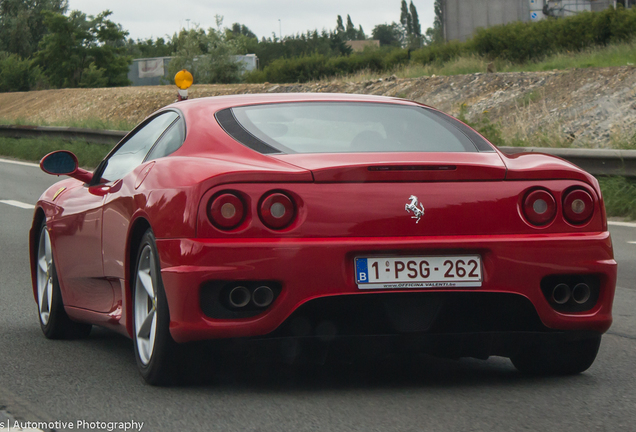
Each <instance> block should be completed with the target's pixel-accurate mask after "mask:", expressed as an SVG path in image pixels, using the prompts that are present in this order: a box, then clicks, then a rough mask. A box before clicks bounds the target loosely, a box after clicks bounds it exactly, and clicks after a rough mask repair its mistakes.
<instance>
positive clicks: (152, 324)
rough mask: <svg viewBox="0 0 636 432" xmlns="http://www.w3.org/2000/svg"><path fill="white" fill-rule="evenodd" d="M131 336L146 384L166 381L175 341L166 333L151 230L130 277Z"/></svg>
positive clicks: (164, 303)
mask: <svg viewBox="0 0 636 432" xmlns="http://www.w3.org/2000/svg"><path fill="white" fill-rule="evenodd" d="M132 300H133V332H134V334H133V339H134V346H135V357H136V359H137V366H138V367H139V372H140V373H141V376H142V377H143V378H144V380H145V381H146V382H147V383H148V384H152V385H164V384H167V383H169V382H170V381H171V380H172V378H173V375H174V372H175V370H176V368H177V365H176V351H177V344H176V343H175V342H174V340H173V339H172V336H170V330H169V324H170V313H169V311H168V301H167V299H166V294H165V292H164V290H163V283H162V281H161V267H160V264H159V254H158V253H157V246H156V243H155V236H154V235H153V233H152V230H150V229H148V230H147V231H146V233H145V234H144V236H143V237H142V239H141V245H140V246H139V251H138V252H137V261H136V265H135V272H134V273H133V279H132Z"/></svg>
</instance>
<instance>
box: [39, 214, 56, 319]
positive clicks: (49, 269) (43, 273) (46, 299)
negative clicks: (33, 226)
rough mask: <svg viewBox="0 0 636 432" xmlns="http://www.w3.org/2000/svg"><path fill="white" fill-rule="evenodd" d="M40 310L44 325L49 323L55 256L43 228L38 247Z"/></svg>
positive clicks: (47, 233) (46, 232)
mask: <svg viewBox="0 0 636 432" xmlns="http://www.w3.org/2000/svg"><path fill="white" fill-rule="evenodd" d="M37 281H38V309H39V312H40V321H42V324H43V325H45V326H46V325H47V324H48V323H49V317H50V313H51V303H52V302H53V254H52V253H51V237H49V231H48V230H47V229H46V227H42V232H41V233H40V243H39V246H38V278H37Z"/></svg>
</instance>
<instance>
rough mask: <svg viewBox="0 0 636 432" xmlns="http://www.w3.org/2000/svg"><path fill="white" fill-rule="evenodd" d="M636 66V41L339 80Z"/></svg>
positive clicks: (413, 66)
mask: <svg viewBox="0 0 636 432" xmlns="http://www.w3.org/2000/svg"><path fill="white" fill-rule="evenodd" d="M633 65H636V40H635V41H631V42H622V43H615V44H610V45H607V46H603V47H593V48H588V49H585V50H583V51H580V52H562V53H557V54H553V55H550V56H547V57H545V58H543V59H541V60H538V61H533V62H527V63H513V62H510V61H507V60H500V59H495V60H494V61H493V60H488V59H486V58H485V57H481V56H479V55H476V54H470V55H464V56H460V57H457V58H455V59H453V60H450V61H448V62H434V63H429V64H427V65H422V64H419V63H410V64H407V65H405V66H400V67H398V68H396V69H394V70H393V71H391V72H370V71H361V72H358V73H356V74H353V75H346V76H343V77H341V78H338V79H337V80H342V81H353V82H362V81H368V80H375V79H378V78H381V77H385V76H387V74H388V75H391V74H395V76H397V77H398V78H419V77H422V76H432V75H437V76H450V75H465V74H473V73H486V72H488V69H489V66H490V70H491V71H495V72H542V71H552V70H566V69H576V68H591V67H616V66H633Z"/></svg>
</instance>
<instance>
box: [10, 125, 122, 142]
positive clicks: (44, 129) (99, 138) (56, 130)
mask: <svg viewBox="0 0 636 432" xmlns="http://www.w3.org/2000/svg"><path fill="white" fill-rule="evenodd" d="M127 133H128V132H124V131H112V130H99V129H82V128H72V127H58V126H14V125H10V126H6V125H0V136H3V137H7V138H39V137H49V138H59V139H63V140H84V141H86V142H88V143H91V144H104V145H114V144H117V143H118V142H119V140H121V139H122V138H123V137H124V136H125V135H126V134H127Z"/></svg>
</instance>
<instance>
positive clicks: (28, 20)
mask: <svg viewBox="0 0 636 432" xmlns="http://www.w3.org/2000/svg"><path fill="white" fill-rule="evenodd" d="M67 8H68V3H67V1H66V0H0V51H6V52H9V53H13V54H17V55H18V56H20V57H22V58H25V59H26V58H29V57H31V56H32V55H33V53H35V52H36V51H37V49H38V44H39V43H40V41H41V40H42V38H43V37H44V35H45V34H46V32H47V29H46V26H45V25H44V15H43V14H42V12H44V11H48V12H53V13H60V14H61V13H65V12H66V10H67Z"/></svg>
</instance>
